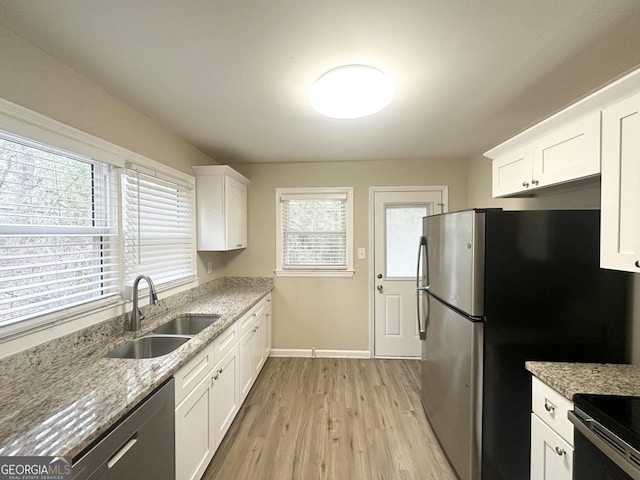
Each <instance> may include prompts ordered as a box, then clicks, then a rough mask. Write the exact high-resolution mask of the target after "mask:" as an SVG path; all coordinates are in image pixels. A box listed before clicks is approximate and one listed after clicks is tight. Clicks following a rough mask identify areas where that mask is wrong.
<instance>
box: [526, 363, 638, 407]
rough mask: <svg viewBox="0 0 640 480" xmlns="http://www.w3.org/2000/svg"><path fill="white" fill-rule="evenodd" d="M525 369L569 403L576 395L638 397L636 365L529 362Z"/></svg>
mask: <svg viewBox="0 0 640 480" xmlns="http://www.w3.org/2000/svg"><path fill="white" fill-rule="evenodd" d="M525 368H526V369H527V370H528V371H529V372H531V373H532V374H533V375H535V376H536V377H537V378H539V379H540V380H541V381H542V382H544V383H546V384H547V385H549V386H550V387H551V388H553V389H554V390H556V391H558V392H559V393H561V394H562V395H563V396H564V397H566V398H567V399H569V400H571V401H573V396H574V395H575V394H576V393H593V394H604V395H633V396H640V366H639V365H628V364H611V363H569V362H539V361H529V362H526V363H525Z"/></svg>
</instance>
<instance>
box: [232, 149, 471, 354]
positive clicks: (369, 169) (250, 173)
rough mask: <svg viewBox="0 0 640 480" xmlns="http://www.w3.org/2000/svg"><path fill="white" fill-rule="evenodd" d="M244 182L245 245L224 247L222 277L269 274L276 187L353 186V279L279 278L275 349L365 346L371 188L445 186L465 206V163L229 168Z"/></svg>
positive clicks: (453, 201)
mask: <svg viewBox="0 0 640 480" xmlns="http://www.w3.org/2000/svg"><path fill="white" fill-rule="evenodd" d="M234 168H235V169H237V170H238V171H239V172H240V173H242V174H243V175H245V176H246V177H247V178H249V179H250V180H251V183H250V184H249V199H248V214H249V239H248V243H249V246H248V248H247V249H246V250H245V251H244V252H240V253H233V252H228V254H225V255H226V258H225V274H226V275H229V276H236V275H258V276H262V275H266V276H273V275H274V268H275V253H276V246H275V240H276V232H275V228H276V197H275V189H276V188H277V187H331V186H333V187H353V188H354V209H353V213H354V243H353V246H354V249H357V248H358V247H365V248H366V249H367V259H366V260H358V259H357V256H355V255H354V268H355V275H354V277H353V278H301V277H294V278H291V277H278V278H276V279H275V290H274V292H273V320H274V323H273V347H274V348H275V349H284V350H290V349H303V350H310V349H311V348H312V347H316V348H317V349H318V350H331V351H335V350H338V351H340V352H342V354H348V352H360V353H362V352H368V351H369V348H370V347H369V294H370V290H371V289H370V279H369V274H370V272H369V257H370V255H371V251H370V245H369V215H370V213H369V187H372V186H376V187H382V186H425V185H448V186H449V210H458V209H461V208H464V207H465V206H466V204H467V192H466V189H467V164H466V161H465V160H419V161H418V160H416V161H405V162H402V161H399V162H344V163H328V162H324V163H322V162H321V163H293V164H290V163H287V164H284V163H280V164H279V163H272V164H250V165H247V164H238V165H234Z"/></svg>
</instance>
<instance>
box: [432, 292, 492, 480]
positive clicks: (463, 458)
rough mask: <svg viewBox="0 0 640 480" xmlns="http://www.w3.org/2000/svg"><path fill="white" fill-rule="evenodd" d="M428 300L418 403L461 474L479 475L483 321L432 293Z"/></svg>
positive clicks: (474, 478)
mask: <svg viewBox="0 0 640 480" xmlns="http://www.w3.org/2000/svg"><path fill="white" fill-rule="evenodd" d="M427 295H429V294H427ZM429 296H430V295H429ZM429 304H430V310H429V316H428V323H427V339H426V341H423V342H422V392H421V395H422V404H423V406H424V410H425V413H426V414H427V418H428V419H429V423H430V424H431V427H432V428H433V431H434V433H435V434H436V436H437V437H438V440H439V441H440V445H441V446H442V448H443V450H444V452H445V454H446V455H447V457H448V459H449V461H450V463H451V465H452V466H453V468H454V469H455V471H456V473H457V474H458V476H459V477H460V479H461V480H480V472H481V460H480V458H481V451H482V450H481V446H482V445H481V441H482V440H481V434H482V353H483V348H482V345H483V333H484V324H483V323H482V322H474V321H470V320H469V318H467V317H465V316H462V315H460V314H459V313H457V312H456V311H454V310H452V309H451V308H449V307H447V306H446V305H445V304H443V303H442V302H440V301H438V300H437V299H435V298H431V299H430V302H429Z"/></svg>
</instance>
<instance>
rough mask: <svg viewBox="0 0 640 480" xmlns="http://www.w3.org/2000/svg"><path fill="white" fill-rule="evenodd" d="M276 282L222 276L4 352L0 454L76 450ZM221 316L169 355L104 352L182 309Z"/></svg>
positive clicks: (72, 452)
mask: <svg viewBox="0 0 640 480" xmlns="http://www.w3.org/2000/svg"><path fill="white" fill-rule="evenodd" d="M272 289H273V279H272V278H253V277H238V278H224V279H217V280H214V281H212V282H209V283H207V284H205V285H201V286H200V287H197V288H196V289H193V290H190V291H189V292H185V293H184V294H177V295H174V296H172V297H168V298H167V299H166V300H164V301H163V300H162V299H161V301H160V304H159V305H153V306H147V307H146V308H145V307H143V312H144V313H145V315H146V316H147V319H145V320H143V322H142V329H141V330H140V331H139V332H135V333H134V332H125V331H124V316H120V317H117V318H115V319H112V320H109V321H107V322H103V323H101V324H99V325H97V326H94V327H89V328H87V329H85V330H83V331H81V332H78V333H76V334H72V335H69V336H67V337H63V338H61V339H57V340H53V341H51V342H48V343H47V344H44V345H42V346H39V347H35V348H34V349H31V350H29V351H27V352H22V353H19V354H17V355H14V356H12V357H9V358H7V359H3V360H0V379H1V381H2V390H1V391H0V456H5V455H6V456H15V455H41V456H47V455H51V456H60V455H71V456H75V455H77V454H78V453H80V452H81V451H82V450H83V449H84V448H85V447H86V446H88V445H89V444H90V443H91V442H92V441H93V440H95V439H96V438H97V437H98V436H99V435H100V434H101V433H102V432H104V431H105V430H106V429H108V428H109V427H110V426H111V425H113V424H114V423H115V422H116V421H117V420H118V419H120V418H121V417H122V416H123V415H125V414H126V413H127V412H128V411H129V410H131V409H132V408H133V407H134V406H135V405H136V404H137V403H138V402H140V401H141V400H142V399H144V398H145V397H146V396H147V395H148V394H149V393H151V392H152V391H153V390H154V389H155V388H156V387H158V386H159V385H161V384H162V383H163V382H164V381H165V380H167V379H168V378H170V377H171V376H173V374H174V373H175V372H176V371H177V370H178V369H179V368H180V367H181V366H182V365H184V364H185V363H186V362H188V361H189V360H190V359H191V358H192V357H193V356H194V355H196V354H197V353H198V351H200V350H201V349H202V348H203V347H205V346H206V345H208V344H209V343H210V342H211V341H212V340H213V339H214V338H215V337H217V336H218V335H219V334H220V333H221V332H222V331H223V330H224V329H225V328H227V327H228V326H230V325H231V324H232V323H233V322H235V321H236V320H237V319H238V318H239V317H240V316H242V315H243V314H244V313H245V312H247V311H248V310H249V309H250V308H251V307H252V306H253V305H255V304H256V303H257V302H258V301H259V300H260V299H262V298H263V297H264V296H265V295H267V294H268V293H269V292H270V291H271V290H272ZM185 313H191V314H212V313H216V314H219V315H221V317H220V319H219V320H218V321H217V322H216V323H214V324H213V325H211V326H210V327H208V328H206V329H205V330H203V331H202V332H200V333H199V334H198V335H196V336H195V337H193V338H192V339H191V340H189V341H188V342H186V343H185V344H184V345H182V346H181V347H179V348H178V349H176V350H174V351H173V352H171V353H170V354H168V355H163V356H161V357H156V358H151V359H144V360H134V359H116V358H106V357H105V354H106V353H107V352H109V351H110V350H112V349H113V348H114V347H116V346H118V345H120V344H123V343H126V342H127V341H129V340H131V339H132V338H134V337H139V336H142V335H144V334H146V333H148V332H150V331H151V330H152V329H154V328H156V327H157V326H159V325H162V324H163V323H165V322H167V321H169V320H171V319H172V318H175V317H176V316H178V315H180V314H185Z"/></svg>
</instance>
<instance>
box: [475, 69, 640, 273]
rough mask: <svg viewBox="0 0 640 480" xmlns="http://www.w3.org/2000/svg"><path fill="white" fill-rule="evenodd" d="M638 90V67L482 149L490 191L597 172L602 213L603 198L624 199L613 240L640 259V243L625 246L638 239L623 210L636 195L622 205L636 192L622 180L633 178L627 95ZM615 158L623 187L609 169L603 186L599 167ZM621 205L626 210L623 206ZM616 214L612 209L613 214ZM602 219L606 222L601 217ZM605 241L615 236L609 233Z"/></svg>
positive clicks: (516, 190) (510, 191)
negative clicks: (489, 167)
mask: <svg viewBox="0 0 640 480" xmlns="http://www.w3.org/2000/svg"><path fill="white" fill-rule="evenodd" d="M639 92H640V69H638V70H635V71H633V72H631V73H629V74H628V75H626V76H624V77H622V78H620V79H618V80H616V81H614V82H612V83H611V84H609V85H607V86H606V87H604V88H602V89H600V90H598V91H596V92H594V93H592V94H591V95H589V96H587V97H585V98H583V99H582V100H580V101H578V102H576V103H574V104H573V105H570V106H569V107H567V108H565V109H564V110H562V111H560V112H558V113H556V114H554V115H552V116H551V117H549V118H547V119H546V120H544V121H542V122H540V123H538V124H537V125H534V126H533V127H531V128H529V129H528V130H525V131H524V132H522V133H519V134H518V135H516V136H515V137H513V138H511V139H509V140H507V141H505V142H503V143H502V144H500V145H498V146H496V147H494V148H492V149H491V150H489V151H488V152H486V153H485V154H484V155H485V156H486V157H488V158H490V159H491V160H492V194H493V196H494V197H507V196H510V195H514V196H517V195H534V194H535V193H536V192H537V190H538V189H542V188H544V187H550V186H552V185H560V184H563V183H566V182H573V181H575V180H582V179H586V178H591V177H595V179H596V181H597V180H598V179H599V175H600V174H601V172H602V182H603V190H602V194H603V198H602V205H603V215H605V204H608V203H609V202H618V201H621V202H624V203H625V206H623V207H621V213H620V214H621V215H622V217H623V218H622V219H621V220H620V222H621V224H620V225H622V226H620V225H618V227H620V228H622V229H623V230H624V231H613V232H612V235H614V237H615V236H616V235H617V236H618V237H619V238H618V240H619V241H620V242H622V243H624V244H625V245H624V248H622V247H621V252H622V251H626V252H628V253H630V254H633V255H634V256H635V258H634V260H633V262H631V263H632V264H634V262H635V261H636V260H639V259H640V258H638V255H637V254H638V253H639V252H640V248H639V247H637V246H636V244H634V246H633V247H630V246H629V245H628V242H629V241H631V240H630V238H631V237H633V238H634V241H635V242H636V243H637V238H636V237H637V235H636V234H635V233H630V232H632V231H633V232H635V231H636V230H637V231H639V232H640V230H638V228H637V227H636V225H635V224H633V225H632V224H631V223H632V222H627V221H625V219H624V216H625V215H629V216H634V215H633V213H637V212H638V206H639V204H638V200H637V198H635V199H634V200H633V201H634V202H635V203H634V204H633V205H632V206H630V207H627V205H631V202H632V201H631V200H630V197H632V196H633V195H634V194H633V193H632V191H633V192H635V190H634V189H635V186H633V187H627V186H626V185H625V183H629V184H630V183H631V182H635V181H636V180H635V179H636V178H637V173H633V172H635V169H636V168H637V167H636V166H634V165H631V163H632V162H631V161H630V159H631V158H635V159H636V163H637V161H638V160H637V159H638V154H637V150H634V148H636V149H637V143H636V144H635V147H634V141H635V142H637V138H638V137H637V135H638V134H637V132H638V130H637V122H638V119H637V114H636V117H635V118H634V117H633V115H634V113H633V112H634V109H635V111H636V112H637V106H634V105H635V104H634V103H633V101H632V100H630V99H631V97H633V96H634V95H636V94H637V93H639ZM624 99H629V100H624ZM634 128H635V132H636V133H635V134H634V135H632V134H629V133H628V131H629V130H632V129H634ZM616 142H622V143H620V144H616ZM621 149H622V150H621ZM605 162H606V163H607V167H605ZM616 162H618V163H619V164H620V165H622V167H621V168H622V170H620V169H619V168H618V170H616V171H617V172H618V173H617V174H618V175H622V177H623V181H622V182H617V180H616V182H617V183H620V185H619V187H620V188H621V189H622V191H621V190H615V189H612V185H613V184H612V183H611V182H613V181H614V180H611V176H610V175H609V180H606V181H607V182H608V183H609V184H608V185H607V187H605V186H604V182H605V178H604V177H605V175H608V174H605V173H604V172H605V169H609V170H611V168H614V167H611V166H610V164H612V163H616ZM612 171H613V170H612ZM613 175H614V176H615V175H616V173H615V172H614V173H613ZM634 175H635V176H634ZM628 176H630V177H632V178H628ZM634 185H635V184H634ZM624 190H627V191H626V192H625V191H624ZM616 192H617V193H616ZM605 197H606V198H605ZM611 208H615V206H614V205H608V206H607V207H606V209H607V211H608V213H606V215H607V216H609V215H611V214H610V213H609V212H610V211H613V210H611ZM626 208H629V209H630V210H629V211H627V212H625V209H626ZM617 215H618V214H617V213H614V216H617ZM612 222H613V223H612ZM614 223H615V221H607V222H606V226H607V228H614ZM602 225H603V227H604V226H605V221H603V224H602ZM603 240H604V237H603ZM609 241H611V242H615V241H616V240H615V238H614V239H613V240H611V239H609ZM612 245H613V244H612ZM610 250H611V251H614V250H615V248H613V247H611V248H610ZM610 265H611V264H610ZM603 266H604V263H603ZM612 268H613V267H612ZM628 268H631V267H628ZM634 271H640V270H634Z"/></svg>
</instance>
